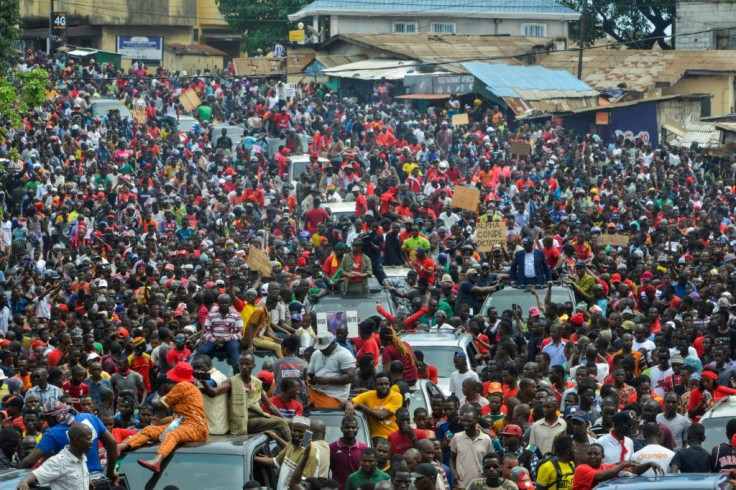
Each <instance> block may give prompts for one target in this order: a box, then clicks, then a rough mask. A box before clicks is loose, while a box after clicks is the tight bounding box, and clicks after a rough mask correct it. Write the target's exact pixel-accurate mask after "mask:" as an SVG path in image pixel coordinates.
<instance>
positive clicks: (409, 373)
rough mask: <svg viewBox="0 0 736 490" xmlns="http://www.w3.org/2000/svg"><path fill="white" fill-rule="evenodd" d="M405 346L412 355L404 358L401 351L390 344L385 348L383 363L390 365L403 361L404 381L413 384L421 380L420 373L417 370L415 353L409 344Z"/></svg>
mask: <svg viewBox="0 0 736 490" xmlns="http://www.w3.org/2000/svg"><path fill="white" fill-rule="evenodd" d="M404 345H405V346H406V347H407V349H409V352H410V355H409V356H408V357H407V356H402V355H401V353H400V352H399V349H397V348H396V346H395V345H393V344H388V345H386V346H384V348H383V363H384V364H388V363H390V362H391V361H401V362H402V363H403V364H404V381H406V382H407V383H411V382H412V381H416V380H417V379H419V371H418V370H417V361H416V359H415V358H414V351H413V350H411V347H409V344H407V343H406V342H404Z"/></svg>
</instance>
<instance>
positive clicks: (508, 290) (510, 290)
mask: <svg viewBox="0 0 736 490" xmlns="http://www.w3.org/2000/svg"><path fill="white" fill-rule="evenodd" d="M570 290H571V289H570V288H569V287H567V286H562V285H554V286H552V291H553V292H558V293H562V292H569V291H570ZM520 291H524V292H526V291H531V287H516V286H504V288H503V289H500V290H498V291H493V293H491V294H492V295H493V296H509V295H512V294H519V292H520ZM539 294H540V295H541V294H542V293H541V290H540V293H539Z"/></svg>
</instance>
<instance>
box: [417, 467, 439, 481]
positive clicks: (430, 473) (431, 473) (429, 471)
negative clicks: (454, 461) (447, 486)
mask: <svg viewBox="0 0 736 490" xmlns="http://www.w3.org/2000/svg"><path fill="white" fill-rule="evenodd" d="M411 476H412V478H424V477H427V478H430V479H431V480H435V479H436V478H437V468H435V467H434V465H433V464H431V463H422V464H420V465H419V466H417V469H416V471H413V472H412V474H411Z"/></svg>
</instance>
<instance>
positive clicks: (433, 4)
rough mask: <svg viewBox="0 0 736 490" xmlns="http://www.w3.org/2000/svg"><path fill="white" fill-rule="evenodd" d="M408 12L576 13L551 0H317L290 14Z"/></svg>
mask: <svg viewBox="0 0 736 490" xmlns="http://www.w3.org/2000/svg"><path fill="white" fill-rule="evenodd" d="M332 10H334V11H366V12H385V13H397V12H411V13H417V14H422V13H423V14H428V13H431V12H432V11H434V12H452V13H455V12H457V13H477V14H480V13H488V14H490V13H497V14H498V13H504V14H514V13H519V14H523V13H531V14H560V15H565V14H567V15H569V14H573V15H579V14H578V13H577V12H575V11H574V10H571V9H569V8H567V7H565V6H563V5H560V4H558V3H557V2H555V1H554V0H317V1H315V2H312V3H310V4H309V5H307V6H305V7H304V8H302V9H301V10H300V11H299V12H296V13H294V14H292V15H290V16H289V17H290V18H296V17H297V16H298V17H304V16H308V15H310V12H315V11H320V12H324V11H332Z"/></svg>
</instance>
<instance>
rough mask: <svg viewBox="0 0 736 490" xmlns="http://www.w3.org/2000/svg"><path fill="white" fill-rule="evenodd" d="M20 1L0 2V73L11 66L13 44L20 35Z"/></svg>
mask: <svg viewBox="0 0 736 490" xmlns="http://www.w3.org/2000/svg"><path fill="white" fill-rule="evenodd" d="M19 2H20V0H0V33H2V35H0V73H2V74H5V73H7V72H8V70H9V69H10V67H11V66H13V58H14V56H15V43H16V42H17V41H18V39H20V35H21V33H22V29H21V20H20V3H19Z"/></svg>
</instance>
